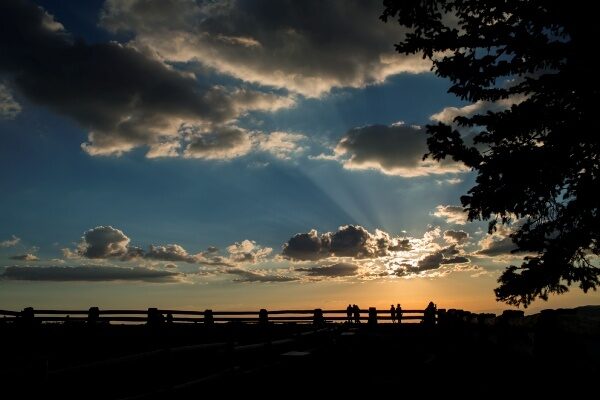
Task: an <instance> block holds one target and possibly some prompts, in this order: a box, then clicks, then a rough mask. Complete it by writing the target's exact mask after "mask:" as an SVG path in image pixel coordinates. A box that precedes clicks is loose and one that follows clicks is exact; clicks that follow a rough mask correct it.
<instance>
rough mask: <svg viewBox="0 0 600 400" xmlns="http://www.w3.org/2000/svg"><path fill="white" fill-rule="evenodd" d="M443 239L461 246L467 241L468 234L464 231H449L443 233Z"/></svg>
mask: <svg viewBox="0 0 600 400" xmlns="http://www.w3.org/2000/svg"><path fill="white" fill-rule="evenodd" d="M444 239H446V241H448V242H451V243H452V242H454V243H457V244H463V243H465V242H467V241H468V240H469V234H468V233H467V232H465V231H454V230H451V229H450V230H447V231H444Z"/></svg>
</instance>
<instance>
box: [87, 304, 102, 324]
mask: <svg viewBox="0 0 600 400" xmlns="http://www.w3.org/2000/svg"><path fill="white" fill-rule="evenodd" d="M99 318H100V309H99V308H98V307H90V309H89V310H88V317H87V324H88V326H92V325H96V323H97V322H98V319H99Z"/></svg>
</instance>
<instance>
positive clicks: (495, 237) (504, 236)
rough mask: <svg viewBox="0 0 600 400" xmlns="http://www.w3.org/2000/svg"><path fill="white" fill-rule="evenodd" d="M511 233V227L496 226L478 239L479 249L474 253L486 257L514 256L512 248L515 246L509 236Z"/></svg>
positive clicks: (514, 248)
mask: <svg viewBox="0 0 600 400" xmlns="http://www.w3.org/2000/svg"><path fill="white" fill-rule="evenodd" d="M511 233H513V229H512V228H511V227H508V226H505V225H500V226H498V227H497V229H496V231H495V232H494V233H492V234H488V235H486V236H485V237H484V238H483V239H481V240H480V241H479V250H478V251H477V252H475V254H476V255H479V256H486V257H502V256H504V257H508V256H513V257H514V256H515V255H514V253H513V250H516V249H517V246H516V245H515V244H514V243H513V241H512V238H511V237H510V235H511Z"/></svg>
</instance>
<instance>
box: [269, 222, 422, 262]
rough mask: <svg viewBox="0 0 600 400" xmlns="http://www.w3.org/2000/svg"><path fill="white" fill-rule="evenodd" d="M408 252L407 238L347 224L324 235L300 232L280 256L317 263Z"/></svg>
mask: <svg viewBox="0 0 600 400" xmlns="http://www.w3.org/2000/svg"><path fill="white" fill-rule="evenodd" d="M408 250H410V244H409V242H408V240H406V239H400V238H392V237H391V236H390V235H389V234H388V233H386V232H383V231H380V230H376V231H375V233H370V232H369V231H368V230H366V229H365V228H363V227H362V226H359V225H345V226H341V227H340V228H339V229H338V230H337V231H336V232H326V233H323V234H321V235H319V234H318V232H317V231H316V230H314V229H312V230H311V231H309V232H308V233H298V234H296V235H294V236H293V237H292V238H290V239H289V240H288V242H287V243H286V244H284V246H283V251H282V253H281V254H282V255H283V256H284V257H285V258H289V259H293V260H318V259H322V258H327V257H331V256H337V257H355V258H375V257H381V256H385V255H388V254H389V252H390V251H408Z"/></svg>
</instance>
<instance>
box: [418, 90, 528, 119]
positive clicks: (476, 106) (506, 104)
mask: <svg viewBox="0 0 600 400" xmlns="http://www.w3.org/2000/svg"><path fill="white" fill-rule="evenodd" d="M526 98H527V97H526V96H523V95H518V96H513V97H510V98H507V99H500V100H498V101H495V102H493V101H484V100H479V101H477V102H476V103H473V104H469V105H466V106H463V107H445V108H444V109H443V110H442V111H440V112H438V113H436V114H433V115H431V116H430V117H429V119H431V120H432V121H436V122H443V123H445V124H452V123H453V122H454V118H456V117H470V116H472V115H475V114H485V113H487V112H498V111H502V110H506V109H508V108H510V107H511V106H512V105H513V104H519V103H521V102H523V101H524V100H526Z"/></svg>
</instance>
